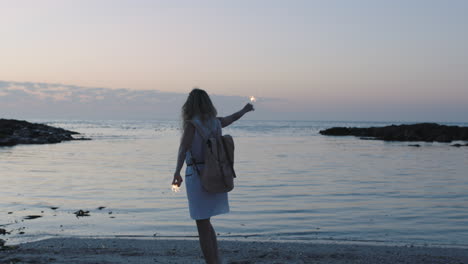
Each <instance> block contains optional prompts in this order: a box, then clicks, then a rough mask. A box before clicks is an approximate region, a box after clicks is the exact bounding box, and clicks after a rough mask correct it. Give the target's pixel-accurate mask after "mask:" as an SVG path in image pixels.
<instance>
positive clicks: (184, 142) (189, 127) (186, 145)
mask: <svg viewBox="0 0 468 264" xmlns="http://www.w3.org/2000/svg"><path fill="white" fill-rule="evenodd" d="M194 134H195V127H194V126H193V124H192V123H190V122H187V123H186V124H185V129H184V134H183V135H182V139H181V140H180V146H179V153H178V155H177V165H176V170H175V172H174V179H173V180H172V184H173V185H174V184H175V185H177V186H179V187H180V185H181V184H182V182H183V180H182V176H181V175H180V171H181V170H182V167H183V166H184V161H185V154H186V153H187V151H188V150H189V149H190V148H191V146H192V140H193V136H194Z"/></svg>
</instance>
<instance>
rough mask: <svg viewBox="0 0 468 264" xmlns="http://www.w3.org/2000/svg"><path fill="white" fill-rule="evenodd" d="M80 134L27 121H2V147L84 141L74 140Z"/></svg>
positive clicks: (0, 133)
mask: <svg viewBox="0 0 468 264" xmlns="http://www.w3.org/2000/svg"><path fill="white" fill-rule="evenodd" d="M78 134H79V133H78V132H74V131H70V130H65V129H63V128H57V127H52V126H48V125H44V124H34V123H29V122H27V121H20V120H13V119H0V146H14V145H18V144H51V143H60V142H62V141H70V140H84V139H86V138H82V137H81V138H74V137H73V136H72V135H78Z"/></svg>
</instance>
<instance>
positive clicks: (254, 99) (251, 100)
mask: <svg viewBox="0 0 468 264" xmlns="http://www.w3.org/2000/svg"><path fill="white" fill-rule="evenodd" d="M250 102H251V103H255V102H257V98H255V96H253V95H252V96H250Z"/></svg>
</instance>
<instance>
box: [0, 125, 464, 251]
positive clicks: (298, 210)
mask: <svg viewBox="0 0 468 264" xmlns="http://www.w3.org/2000/svg"><path fill="white" fill-rule="evenodd" d="M32 121H41V122H46V123H48V124H50V125H53V126H59V127H63V128H66V129H70V130H74V131H78V132H81V133H83V134H84V135H85V136H87V137H90V138H92V140H91V141H74V142H66V143H60V144H53V145H20V146H16V147H0V182H1V190H0V226H2V225H3V226H2V228H5V229H6V230H7V231H11V234H10V235H6V236H0V238H2V239H8V240H7V241H8V242H9V243H18V242H25V241H33V240H38V239H44V238H48V237H54V236H92V237H115V236H117V237H154V236H156V237H164V238H167V237H169V238H172V237H174V238H180V237H193V236H196V235H197V232H196V227H195V224H194V222H193V221H192V220H191V219H190V218H189V214H188V208H187V200H186V195H185V188H184V187H182V189H181V192H179V193H173V192H171V188H170V187H171V186H170V183H171V180H172V175H173V171H174V168H175V162H176V161H175V159H176V152H177V148H178V142H179V137H180V132H179V130H178V127H179V123H178V122H177V121H156V120H154V121H63V120H62V121H60V120H59V121H57V120H32ZM388 124H391V123H386V122H379V123H377V122H313V121H245V120H241V121H239V122H238V123H236V124H234V125H233V126H232V127H229V128H226V129H225V130H224V132H225V133H229V134H231V135H233V136H234V137H235V141H236V157H235V159H236V163H235V167H236V170H237V174H238V178H237V180H236V187H235V189H234V190H233V191H232V192H231V193H230V205H231V213H229V214H227V215H221V216H217V217H214V219H213V223H214V227H215V229H216V231H217V232H218V233H219V236H220V238H221V239H230V238H233V239H258V240H300V241H331V242H336V241H339V242H351V243H356V242H358V243H366V242H369V243H374V244H375V243H379V242H380V243H388V244H393V243H396V244H416V245H425V244H427V245H439V246H440V245H451V246H454V245H455V246H463V247H468V147H465V148H463V147H462V148H456V147H451V146H450V145H449V144H442V143H421V145H422V146H421V147H419V148H416V147H410V146H408V143H404V142H382V141H373V140H360V139H358V138H354V137H327V136H322V135H319V134H318V131H319V130H320V129H324V128H329V127H333V126H383V125H388ZM455 124H456V123H455ZM457 125H464V126H467V125H468V124H466V123H465V124H463V123H458V124H457ZM101 206H103V207H105V208H103V209H101V210H99V209H98V207H101ZM51 207H58V208H57V209H55V210H53V209H51ZM79 209H82V210H86V211H90V216H88V217H80V218H77V217H75V215H74V214H73V212H75V211H77V210H79ZM27 215H40V216H42V217H40V218H36V219H32V220H24V219H23V218H24V217H25V216H27ZM22 232H24V233H22Z"/></svg>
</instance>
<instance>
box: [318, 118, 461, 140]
mask: <svg viewBox="0 0 468 264" xmlns="http://www.w3.org/2000/svg"><path fill="white" fill-rule="evenodd" d="M319 133H320V134H322V135H328V136H356V137H361V138H363V139H380V140H385V141H426V142H434V141H436V142H452V141H454V140H468V127H460V126H446V125H439V124H436V123H419V124H411V125H391V126H385V127H367V128H360V127H333V128H329V129H325V130H321V131H320V132H319Z"/></svg>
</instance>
